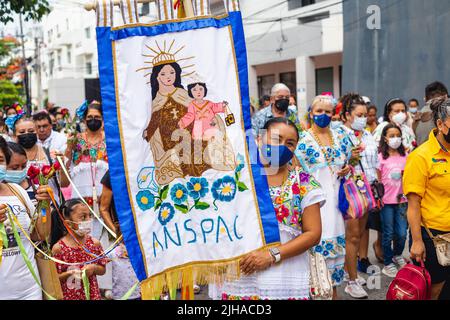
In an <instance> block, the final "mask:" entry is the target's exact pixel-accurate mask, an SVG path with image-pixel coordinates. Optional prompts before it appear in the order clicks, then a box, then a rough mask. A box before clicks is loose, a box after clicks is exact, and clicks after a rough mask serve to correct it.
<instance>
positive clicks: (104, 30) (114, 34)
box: [97, 12, 280, 281]
mask: <svg viewBox="0 0 450 320" xmlns="http://www.w3.org/2000/svg"><path fill="white" fill-rule="evenodd" d="M230 25H231V29H232V34H233V41H234V49H235V54H236V59H237V65H238V71H239V83H240V93H241V103H242V110H243V118H244V127H245V130H246V132H251V117H250V97H249V90H248V67H247V53H246V47H245V37H244V29H243V25H242V16H241V13H240V12H230V14H229V15H228V16H226V17H224V18H221V19H218V18H205V19H193V20H186V21H181V22H169V23H166V24H158V25H155V26H136V27H129V28H124V29H116V30H114V29H111V28H110V27H97V45H98V60H99V62H100V63H99V73H100V87H101V95H102V104H103V114H104V119H105V135H106V143H107V152H108V157H109V159H114V161H113V162H111V161H110V163H109V170H110V176H111V184H112V188H113V193H114V203H115V206H116V210H117V215H118V218H119V221H120V225H121V230H122V234H123V237H124V241H125V243H126V247H127V250H128V252H129V256H130V259H131V263H132V265H133V268H134V270H135V272H136V275H137V277H138V279H139V280H140V281H143V280H145V279H147V273H146V270H145V261H144V255H143V253H142V251H141V246H140V244H139V240H138V235H137V232H136V227H135V221H134V215H133V211H132V208H131V203H130V198H129V193H128V188H127V179H126V175H125V168H124V166H123V163H124V159H123V155H122V142H121V139H120V131H119V121H118V115H117V102H116V88H115V75H114V64H113V59H114V58H113V52H112V41H115V40H120V39H125V38H128V37H134V36H156V35H160V34H164V33H171V32H180V31H187V30H196V29H202V28H209V27H215V28H223V27H227V26H230ZM247 146H248V149H249V150H256V148H257V147H256V144H255V140H254V138H253V136H252V135H251V134H250V135H248V137H247ZM249 154H250V161H251V163H252V166H251V169H252V174H253V180H254V186H255V192H256V196H257V202H258V205H259V211H260V217H261V223H262V226H263V232H264V239H265V244H272V243H276V242H279V241H280V235H279V230H278V222H277V220H276V215H275V211H274V209H273V205H272V201H271V198H270V195H269V192H268V188H269V187H268V183H267V178H266V176H264V175H261V172H262V168H263V167H262V165H261V163H260V161H259V157H258V155H256V159H255V154H254V152H249Z"/></svg>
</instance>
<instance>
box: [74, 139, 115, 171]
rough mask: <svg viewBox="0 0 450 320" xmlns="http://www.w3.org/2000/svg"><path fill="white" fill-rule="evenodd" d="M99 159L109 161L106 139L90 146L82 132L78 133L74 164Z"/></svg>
mask: <svg viewBox="0 0 450 320" xmlns="http://www.w3.org/2000/svg"><path fill="white" fill-rule="evenodd" d="M97 160H103V161H105V162H108V155H107V153H106V144H105V141H101V142H100V143H98V144H95V145H91V146H90V145H88V143H87V141H86V140H85V139H84V138H83V136H82V134H78V135H77V144H76V146H75V150H74V152H73V163H74V165H78V164H79V163H81V162H96V161H97Z"/></svg>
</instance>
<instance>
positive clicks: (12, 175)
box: [5, 169, 27, 184]
mask: <svg viewBox="0 0 450 320" xmlns="http://www.w3.org/2000/svg"><path fill="white" fill-rule="evenodd" d="M26 177H27V169H23V170H18V171H15V170H6V176H5V181H6V182H10V183H15V184H19V183H21V182H22V181H23V180H25V179H26Z"/></svg>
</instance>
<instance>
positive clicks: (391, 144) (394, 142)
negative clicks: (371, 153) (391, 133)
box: [388, 138, 402, 150]
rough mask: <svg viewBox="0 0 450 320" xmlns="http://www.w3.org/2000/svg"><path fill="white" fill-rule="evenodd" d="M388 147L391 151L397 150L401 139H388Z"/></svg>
mask: <svg viewBox="0 0 450 320" xmlns="http://www.w3.org/2000/svg"><path fill="white" fill-rule="evenodd" d="M388 145H389V147H391V148H392V149H395V150H397V149H398V148H400V146H401V145H402V138H389V139H388Z"/></svg>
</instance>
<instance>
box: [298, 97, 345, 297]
mask: <svg viewBox="0 0 450 320" xmlns="http://www.w3.org/2000/svg"><path fill="white" fill-rule="evenodd" d="M333 107H334V106H333V97H330V96H318V97H316V98H315V99H314V101H313V103H312V105H311V111H310V117H311V119H312V120H313V121H312V126H311V128H310V129H309V130H308V131H303V132H302V133H300V142H299V144H298V146H297V150H296V152H295V154H296V156H297V158H298V159H299V160H300V163H301V164H302V166H303V168H304V169H305V170H306V172H308V173H309V174H311V175H313V176H314V178H315V179H316V180H317V181H318V182H319V183H320V185H321V186H322V188H323V190H324V193H325V195H326V203H325V205H324V206H323V207H322V208H321V210H320V214H321V218H322V239H321V242H320V244H319V245H317V246H316V247H315V249H314V250H315V251H316V252H317V253H320V254H322V255H323V256H324V258H325V260H326V262H327V266H328V269H329V271H330V273H331V278H332V281H333V299H337V290H336V289H337V286H339V285H341V284H342V281H343V279H344V263H345V224H344V219H343V217H342V213H341V212H340V211H339V207H338V204H339V187H340V177H343V176H345V175H347V174H348V173H349V172H350V167H349V166H348V165H347V162H348V160H350V157H351V147H350V142H349V140H348V137H347V136H346V135H344V134H342V133H339V132H338V131H337V130H332V129H330V123H331V117H332V115H333Z"/></svg>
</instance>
